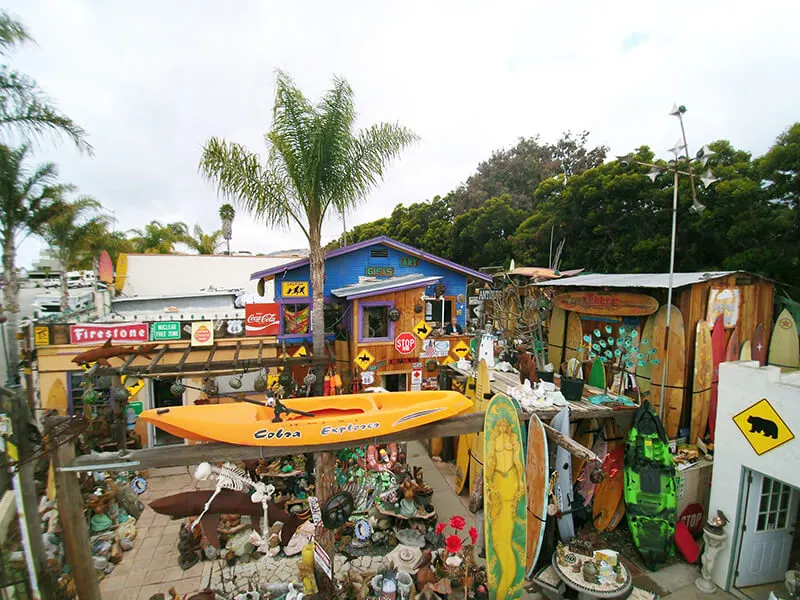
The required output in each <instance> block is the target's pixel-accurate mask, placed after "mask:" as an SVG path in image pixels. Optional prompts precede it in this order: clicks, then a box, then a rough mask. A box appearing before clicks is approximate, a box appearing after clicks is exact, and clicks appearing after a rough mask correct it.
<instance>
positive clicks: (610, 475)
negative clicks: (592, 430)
mask: <svg viewBox="0 0 800 600" xmlns="http://www.w3.org/2000/svg"><path fill="white" fill-rule="evenodd" d="M603 429H604V432H605V437H606V443H607V447H608V453H607V454H606V457H605V460H604V461H603V471H604V474H605V477H604V478H603V481H601V482H600V483H598V484H597V486H596V487H595V491H594V502H593V503H592V520H593V521H594V527H595V529H597V531H599V532H603V531H607V530H608V526H609V525H610V524H611V521H612V520H613V519H614V515H615V514H616V512H617V507H618V506H619V503H620V502H622V492H623V488H624V484H625V482H624V476H623V472H622V471H623V468H624V466H625V465H624V463H625V447H624V444H623V443H622V440H621V439H619V436H620V433H619V429H618V428H617V425H616V423H615V422H614V420H613V419H609V420H608V421H606V424H605V427H604V428H603Z"/></svg>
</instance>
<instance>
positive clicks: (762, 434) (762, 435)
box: [733, 398, 794, 456]
mask: <svg viewBox="0 0 800 600" xmlns="http://www.w3.org/2000/svg"><path fill="white" fill-rule="evenodd" d="M733 422H734V423H736V426H737V427H738V428H739V431H741V432H742V434H743V435H744V437H745V439H747V441H748V442H749V443H750V446H752V448H753V450H755V452H756V454H758V455H759V456H761V455H762V454H764V453H765V452H769V451H770V450H774V449H775V448H777V447H778V446H781V445H783V444H785V443H786V442H789V441H791V440H793V439H794V433H792V430H791V429H789V426H788V425H786V423H784V422H783V419H781V417H780V415H779V414H778V413H777V412H775V409H774V408H772V405H771V404H770V403H769V401H768V400H767V399H766V398H762V399H761V400H759V401H758V402H756V403H755V404H753V405H752V406H750V407H749V408H746V409H744V410H743V411H742V412H740V413H739V414H738V415H736V416H735V417H733Z"/></svg>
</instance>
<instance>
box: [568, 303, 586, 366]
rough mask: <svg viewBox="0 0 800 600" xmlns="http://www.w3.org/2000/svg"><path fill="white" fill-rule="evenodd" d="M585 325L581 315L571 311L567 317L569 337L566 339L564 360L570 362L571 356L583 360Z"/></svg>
mask: <svg viewBox="0 0 800 600" xmlns="http://www.w3.org/2000/svg"><path fill="white" fill-rule="evenodd" d="M583 354H584V352H583V326H582V325H581V316H580V315H579V314H578V313H575V312H571V313H569V316H568V317H567V339H566V340H565V341H564V361H565V362H568V361H569V359H571V358H577V359H578V360H583V359H584V358H585V356H584V355H583Z"/></svg>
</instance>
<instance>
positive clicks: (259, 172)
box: [200, 71, 417, 550]
mask: <svg viewBox="0 0 800 600" xmlns="http://www.w3.org/2000/svg"><path fill="white" fill-rule="evenodd" d="M355 119H356V111H355V104H354V101H353V91H352V89H351V88H350V86H349V85H348V83H347V82H346V81H345V80H344V79H340V78H338V77H335V78H334V80H333V87H332V88H331V89H330V90H328V91H327V92H326V93H325V94H324V95H323V97H322V99H321V100H320V101H319V102H317V103H316V104H314V103H312V102H311V101H310V100H308V99H307V98H306V97H305V96H304V95H303V93H302V92H301V91H300V89H298V88H297V86H296V85H295V84H294V82H293V81H292V80H291V78H290V77H289V76H288V75H286V74H285V73H282V72H280V71H279V72H278V74H277V78H276V86H275V104H274V109H273V117H272V128H271V129H270V131H269V132H267V134H266V136H265V139H266V141H267V143H268V146H269V154H268V156H267V158H266V160H262V158H261V157H259V156H258V155H257V154H255V153H254V152H252V151H250V150H248V149H247V148H245V147H244V146H242V145H241V144H237V143H235V142H229V141H226V140H223V139H219V138H211V139H210V140H209V141H208V142H207V143H206V145H205V147H204V148H203V155H202V158H201V161H200V171H201V172H202V173H203V174H204V175H205V176H206V177H207V178H208V179H209V180H211V181H213V182H215V183H216V185H217V187H218V190H219V192H220V193H221V194H222V195H224V196H225V197H228V198H230V199H232V200H233V201H234V202H235V203H238V204H239V205H240V206H241V207H242V208H243V209H244V210H246V211H247V212H249V213H250V214H252V215H253V217H254V218H256V219H258V220H261V221H263V222H265V223H267V224H269V225H270V226H288V225H290V224H294V225H296V226H297V227H299V228H300V230H301V231H302V232H303V235H305V237H306V238H307V239H308V244H309V262H310V275H311V286H312V289H313V303H312V309H311V324H312V335H313V348H314V356H318V357H320V356H324V353H325V327H324V312H323V306H324V300H323V288H324V281H325V263H324V258H325V257H324V253H323V250H322V243H321V242H322V224H323V222H324V220H325V217H326V216H327V215H328V212H329V211H333V213H334V214H340V213H342V212H344V211H346V210H349V209H352V208H353V207H355V206H356V205H357V204H358V202H359V201H360V200H362V199H363V198H364V197H365V196H366V194H367V193H368V192H369V191H370V190H371V189H372V188H373V187H374V186H375V185H376V184H377V183H378V181H379V180H380V179H381V178H382V176H383V173H384V171H385V169H386V167H387V165H388V163H389V162H390V160H391V159H393V158H394V157H396V156H398V155H399V154H400V152H401V150H402V149H403V148H405V147H406V146H408V145H409V144H411V143H412V142H414V141H415V140H416V139H417V138H416V136H415V135H414V134H413V133H412V132H411V131H409V130H408V129H406V128H404V127H401V126H400V125H397V124H390V123H380V124H377V125H372V126H371V127H368V128H367V129H364V130H361V131H355ZM316 374H317V381H316V393H317V394H319V393H321V388H322V379H323V378H322V371H321V366H318V367H317V369H316ZM333 467H334V458H333V455H332V454H325V455H324V456H323V457H322V458H321V459H319V460H318V461H317V463H316V473H317V484H318V492H320V493H321V494H322V498H321V499H322V500H325V499H327V497H328V496H329V495H330V493H331V492H332V489H333V480H332V475H333ZM324 545H325V546H326V550H330V549H331V540H330V539H326V540H325V541H324Z"/></svg>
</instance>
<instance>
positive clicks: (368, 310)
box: [361, 306, 389, 339]
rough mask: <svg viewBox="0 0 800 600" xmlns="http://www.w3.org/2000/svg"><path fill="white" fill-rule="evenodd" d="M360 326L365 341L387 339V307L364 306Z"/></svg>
mask: <svg viewBox="0 0 800 600" xmlns="http://www.w3.org/2000/svg"><path fill="white" fill-rule="evenodd" d="M363 310H364V312H363V318H362V320H361V326H362V327H363V328H364V334H363V337H364V338H365V339H377V338H384V339H385V338H388V337H389V307H388V306H365V307H364V309H363Z"/></svg>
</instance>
